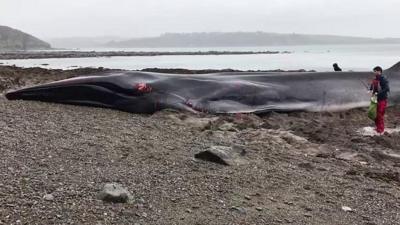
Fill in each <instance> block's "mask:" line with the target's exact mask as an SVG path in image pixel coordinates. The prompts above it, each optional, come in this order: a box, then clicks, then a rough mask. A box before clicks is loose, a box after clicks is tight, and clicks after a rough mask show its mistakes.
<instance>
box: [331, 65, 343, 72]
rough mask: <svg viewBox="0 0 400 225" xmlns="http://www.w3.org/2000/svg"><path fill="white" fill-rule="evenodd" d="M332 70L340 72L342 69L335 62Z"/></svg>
mask: <svg viewBox="0 0 400 225" xmlns="http://www.w3.org/2000/svg"><path fill="white" fill-rule="evenodd" d="M333 70H334V71H335V72H342V69H341V68H340V67H339V65H338V64H337V63H334V64H333Z"/></svg>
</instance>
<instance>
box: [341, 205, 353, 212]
mask: <svg viewBox="0 0 400 225" xmlns="http://www.w3.org/2000/svg"><path fill="white" fill-rule="evenodd" d="M342 210H343V211H345V212H353V211H354V210H353V209H352V208H350V207H348V206H342Z"/></svg>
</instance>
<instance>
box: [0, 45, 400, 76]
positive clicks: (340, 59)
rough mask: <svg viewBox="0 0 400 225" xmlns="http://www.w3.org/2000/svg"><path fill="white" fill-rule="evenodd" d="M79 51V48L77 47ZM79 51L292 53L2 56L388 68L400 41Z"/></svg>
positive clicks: (204, 65)
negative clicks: (56, 56)
mask: <svg viewBox="0 0 400 225" xmlns="http://www.w3.org/2000/svg"><path fill="white" fill-rule="evenodd" d="M74 50H75V51H76V50H77V49H74ZM77 51H142V52H182V51H185V52H197V51H202V52H204V51H280V52H284V51H288V52H291V53H290V54H257V55H180V56H176V55H174V56H128V57H119V56H116V57H95V58H54V59H23V60H22V59H21V60H0V63H2V64H3V65H16V66H20V67H43V68H49V69H50V68H51V69H72V68H78V67H104V68H111V69H127V70H140V69H144V68H184V69H227V68H229V69H237V70H275V69H282V70H297V69H305V70H316V71H332V64H333V63H338V64H339V66H340V67H341V68H342V69H343V70H344V71H349V70H352V71H370V70H371V69H372V68H373V67H374V66H377V65H380V66H382V67H384V68H388V67H390V66H392V65H393V64H395V63H397V62H399V61H400V44H374V45H364V44H363V45H361V44H360V45H308V46H305V45H301V46H267V47H210V48H117V49H110V48H108V49H104V48H103V49H102V48H92V49H78V50H77Z"/></svg>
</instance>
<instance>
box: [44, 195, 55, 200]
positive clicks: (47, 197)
mask: <svg viewBox="0 0 400 225" xmlns="http://www.w3.org/2000/svg"><path fill="white" fill-rule="evenodd" d="M43 199H44V200H46V201H53V200H54V196H53V195H52V194H46V195H45V196H43Z"/></svg>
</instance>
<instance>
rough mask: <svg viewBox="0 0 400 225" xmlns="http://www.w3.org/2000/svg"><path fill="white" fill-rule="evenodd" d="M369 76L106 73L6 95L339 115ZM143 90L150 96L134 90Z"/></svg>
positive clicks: (395, 75)
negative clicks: (316, 112)
mask: <svg viewBox="0 0 400 225" xmlns="http://www.w3.org/2000/svg"><path fill="white" fill-rule="evenodd" d="M384 74H385V76H387V78H388V80H389V82H390V88H391V92H390V95H389V102H390V104H397V103H400V63H398V64H396V65H395V66H393V67H392V68H390V69H388V70H386V71H385V72H384ZM373 78H374V75H373V73H372V72H340V73H338V72H324V73H306V72H303V73H293V72H291V73H246V72H243V73H221V74H206V75H172V74H158V73H144V72H132V71H119V72H109V73H107V74H102V75H99V76H87V77H77V78H71V79H67V80H61V81H56V82H52V83H49V84H44V85H38V86H34V87H30V88H25V89H21V90H17V91H12V92H9V93H7V94H6V98H7V99H9V100H15V99H23V100H38V101H46V102H56V103H65V104H76V105H87V106H98V107H107V108H113V109H118V110H123V111H127V112H133V113H154V112H156V111H158V110H162V109H166V108H172V109H180V110H186V111H191V112H208V113H215V114H219V113H258V114H260V113H265V112H269V111H340V110H347V109H351V108H357V107H365V106H368V105H369V102H370V95H369V94H368V93H367V83H368V82H370V81H371V80H372V79H373ZM138 84H146V86H147V87H151V91H150V90H145V91H143V90H139V88H138Z"/></svg>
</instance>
